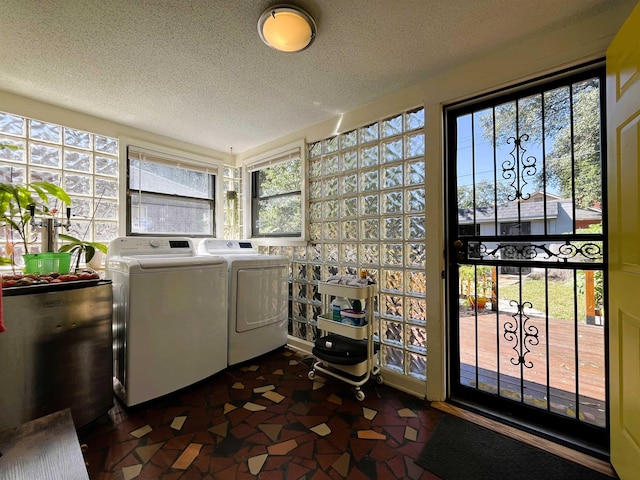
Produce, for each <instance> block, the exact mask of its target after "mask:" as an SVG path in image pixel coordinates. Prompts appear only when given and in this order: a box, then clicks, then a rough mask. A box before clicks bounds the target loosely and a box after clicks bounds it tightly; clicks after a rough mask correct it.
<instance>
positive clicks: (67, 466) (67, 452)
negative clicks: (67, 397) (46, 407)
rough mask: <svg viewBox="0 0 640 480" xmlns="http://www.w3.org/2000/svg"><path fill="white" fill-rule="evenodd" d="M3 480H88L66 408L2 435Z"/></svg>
mask: <svg viewBox="0 0 640 480" xmlns="http://www.w3.org/2000/svg"><path fill="white" fill-rule="evenodd" d="M0 454H2V456H0V478H2V479H3V480H23V479H24V480H27V479H28V480H35V479H38V480H59V479H63V478H64V479H65V480H76V479H77V480H89V474H88V473H87V467H86V466H85V463H84V457H83V456H82V451H81V450H80V443H79V442H78V436H77V434H76V429H75V425H74V423H73V418H72V417H71V411H70V410H69V409H68V408H67V409H65V410H61V411H59V412H56V413H52V414H51V415H47V416H45V417H41V418H37V419H35V420H31V421H30V422H27V423H23V424H22V425H20V426H19V427H16V428H11V429H9V430H5V431H4V432H0Z"/></svg>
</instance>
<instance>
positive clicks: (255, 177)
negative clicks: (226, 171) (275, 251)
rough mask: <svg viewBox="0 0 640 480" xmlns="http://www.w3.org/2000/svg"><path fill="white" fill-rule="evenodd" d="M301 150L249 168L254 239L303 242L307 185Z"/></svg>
mask: <svg viewBox="0 0 640 480" xmlns="http://www.w3.org/2000/svg"><path fill="white" fill-rule="evenodd" d="M301 152H302V148H301V147H300V146H294V147H291V148H289V147H285V148H284V149H280V151H278V152H271V153H270V154H267V155H266V156H263V157H262V158H260V159H257V160H254V161H251V162H249V163H248V164H247V167H246V170H247V174H248V180H249V182H250V192H251V209H250V210H251V211H250V215H251V224H250V225H251V226H250V229H251V230H250V236H251V237H252V238H260V237H262V238H274V237H294V238H304V219H305V215H304V182H303V178H304V176H303V171H304V168H303V164H302V158H301Z"/></svg>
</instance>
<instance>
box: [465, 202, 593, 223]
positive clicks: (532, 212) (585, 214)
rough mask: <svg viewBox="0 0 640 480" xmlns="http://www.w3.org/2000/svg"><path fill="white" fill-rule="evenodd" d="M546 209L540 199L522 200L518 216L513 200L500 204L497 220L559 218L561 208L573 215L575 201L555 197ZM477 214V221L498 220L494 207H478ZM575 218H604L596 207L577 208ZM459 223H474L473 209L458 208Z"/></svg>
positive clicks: (516, 206)
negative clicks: (557, 199) (558, 199)
mask: <svg viewBox="0 0 640 480" xmlns="http://www.w3.org/2000/svg"><path fill="white" fill-rule="evenodd" d="M555 198H559V197H555ZM546 209H547V210H546V214H545V203H544V202H542V201H540V200H531V201H523V202H520V216H518V204H517V203H516V202H511V203H510V204H508V205H498V208H497V210H498V211H497V220H498V221H499V222H517V221H518V220H521V221H531V220H544V219H545V218H546V219H547V220H549V219H555V218H558V212H559V211H560V210H564V211H565V212H567V213H568V214H569V215H570V216H571V211H572V209H573V203H572V202H571V200H566V199H564V200H560V201H555V199H554V201H547V202H546ZM475 214H476V217H475V222H476V223H488V222H494V221H495V220H496V212H495V209H494V207H482V208H478V209H476V212H475ZM575 219H576V220H594V221H599V220H601V219H602V212H601V211H600V210H598V209H595V208H589V209H584V208H576V213H575ZM458 223H460V224H469V223H474V219H473V209H471V208H465V209H460V210H458Z"/></svg>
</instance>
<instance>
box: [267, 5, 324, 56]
mask: <svg viewBox="0 0 640 480" xmlns="http://www.w3.org/2000/svg"><path fill="white" fill-rule="evenodd" d="M258 34H259V35H260V38H261V39H262V41H263V42H264V43H266V44H267V45H268V46H270V47H271V48H275V49H276V50H280V51H281V52H290V53H291V52H299V51H301V50H304V49H305V48H307V47H308V46H309V45H311V43H312V42H313V40H314V38H315V37H316V22H315V21H314V20H313V18H311V15H309V14H308V13H307V12H305V11H304V10H302V9H300V8H298V7H293V6H290V5H276V6H275V7H271V8H268V9H267V10H265V11H264V12H263V13H262V15H260V19H259V20H258Z"/></svg>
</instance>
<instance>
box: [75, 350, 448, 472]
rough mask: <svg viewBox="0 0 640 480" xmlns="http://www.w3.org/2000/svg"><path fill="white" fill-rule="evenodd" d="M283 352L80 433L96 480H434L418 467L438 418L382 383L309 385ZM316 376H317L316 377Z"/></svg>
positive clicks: (304, 361)
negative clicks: (358, 388) (358, 387)
mask: <svg viewBox="0 0 640 480" xmlns="http://www.w3.org/2000/svg"><path fill="white" fill-rule="evenodd" d="M310 363H311V362H310V358H305V357H302V356H299V355H298V354H297V353H295V352H292V351H290V350H288V349H280V350H277V351H276V352H273V353H271V354H268V355H266V356H264V357H261V358H259V359H256V360H255V361H254V362H250V363H247V364H244V365H241V366H238V367H230V368H229V369H227V370H225V371H223V372H220V373H219V374H217V375H214V376H213V377H211V378H209V379H207V380H205V381H203V382H200V383H199V384H197V385H195V386H192V387H189V388H186V389H184V390H182V391H180V392H177V393H174V394H172V395H168V396H166V397H164V398H162V399H158V400H154V401H151V402H148V403H146V404H144V405H140V406H136V407H133V408H127V409H125V408H124V407H123V406H122V405H121V404H120V403H117V402H116V404H115V406H114V408H113V409H112V410H111V411H110V412H109V413H108V415H104V416H103V417H101V418H99V419H97V420H96V421H94V422H92V423H91V424H89V425H87V426H85V427H83V428H82V429H80V431H79V432H78V436H79V438H80V442H81V443H84V444H86V445H87V446H88V450H87V452H86V454H85V459H86V461H87V462H88V471H89V475H90V478H91V479H92V480H122V479H124V480H130V479H134V478H136V479H154V480H155V479H162V480H165V479H166V480H169V479H171V480H174V479H184V480H191V479H193V480H204V479H207V480H210V479H220V480H227V479H255V478H259V479H264V480H279V479H282V480H294V479H305V480H311V479H313V480H323V479H340V478H348V479H372V478H378V479H398V478H410V479H437V478H438V477H436V476H434V475H433V474H431V473H429V472H427V471H425V470H423V469H422V468H421V467H419V466H418V465H416V464H415V463H414V460H415V459H416V458H417V457H418V455H419V453H420V452H421V451H422V448H423V447H424V445H425V442H426V441H427V440H428V439H429V437H430V435H431V433H432V431H433V429H434V428H435V426H436V424H437V422H438V420H439V419H440V417H441V416H442V414H441V413H440V412H438V411H436V410H433V409H431V408H429V406H428V403H427V402H426V401H425V400H421V399H419V398H416V397H413V396H411V395H407V394H404V393H403V392H400V391H398V390H395V389H392V388H390V387H387V386H386V385H378V384H377V383H376V382H375V381H371V382H368V383H367V384H366V385H364V386H363V387H362V390H363V392H364V393H365V394H366V397H365V399H364V400H363V401H362V402H359V401H357V400H356V398H355V395H354V388H353V387H352V386H351V385H348V384H347V383H344V382H342V381H340V380H338V379H335V378H332V377H327V378H326V379H324V378H322V376H321V374H318V376H317V377H316V379H315V381H311V380H309V379H308V377H307V373H308V372H309V366H310ZM318 377H320V378H318Z"/></svg>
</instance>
